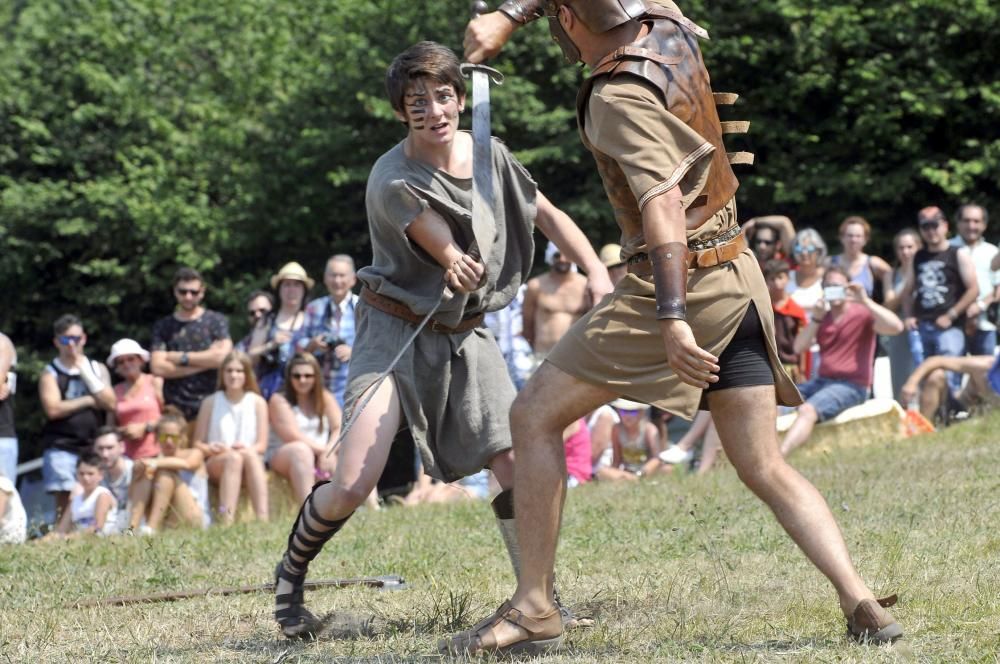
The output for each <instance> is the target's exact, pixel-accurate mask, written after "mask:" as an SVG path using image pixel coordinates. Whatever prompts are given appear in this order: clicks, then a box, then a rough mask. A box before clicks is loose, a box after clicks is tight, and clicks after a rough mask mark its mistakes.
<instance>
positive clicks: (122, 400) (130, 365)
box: [108, 339, 163, 459]
mask: <svg viewBox="0 0 1000 664" xmlns="http://www.w3.org/2000/svg"><path fill="white" fill-rule="evenodd" d="M147 362H149V351H147V350H146V349H144V348H143V347H142V346H140V345H139V343H138V342H137V341H135V340H133V339H119V340H118V341H116V342H115V343H114V345H113V346H111V354H110V355H108V367H110V368H111V369H112V370H114V372H115V373H117V374H118V375H119V376H121V377H122V379H123V380H122V381H121V382H120V383H118V384H117V385H115V397H116V398H117V400H118V401H117V403H116V405H115V412H114V415H113V417H114V424H116V425H117V426H118V432H119V435H121V437H122V439H123V440H124V441H125V455H126V456H127V457H128V458H130V459H143V458H147V457H154V456H157V455H158V454H159V453H160V445H159V444H158V443H157V442H156V434H155V429H156V423H157V421H159V419H160V415H162V414H163V379H162V378H160V377H159V376H154V375H152V374H149V373H146V372H145V371H143V368H144V367H145V366H146V363H147Z"/></svg>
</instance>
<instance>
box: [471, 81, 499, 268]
mask: <svg viewBox="0 0 1000 664" xmlns="http://www.w3.org/2000/svg"><path fill="white" fill-rule="evenodd" d="M490 121H491V118H490V76H489V74H488V73H487V72H485V71H483V70H481V69H474V70H473V71H472V232H473V235H474V236H475V238H476V244H477V245H478V246H477V249H478V254H479V256H480V257H481V258H482V260H483V262H484V263H487V262H488V260H489V255H488V254H489V251H490V249H491V248H492V246H493V239H494V237H495V234H496V225H495V224H494V220H493V209H494V208H493V203H494V195H493V146H492V144H491V141H492V134H491V131H490Z"/></svg>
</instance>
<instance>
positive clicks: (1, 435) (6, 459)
mask: <svg viewBox="0 0 1000 664" xmlns="http://www.w3.org/2000/svg"><path fill="white" fill-rule="evenodd" d="M16 369H17V349H15V348H14V344H13V343H12V342H11V340H10V337H8V336H7V335H6V334H4V333H3V332H0V475H3V476H4V477H6V478H7V479H8V480H10V481H11V482H16V481H17V454H18V446H17V431H16V430H15V429H14V394H15V393H16V392H17V371H16ZM0 514H2V512H0Z"/></svg>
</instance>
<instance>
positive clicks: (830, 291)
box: [823, 286, 847, 302]
mask: <svg viewBox="0 0 1000 664" xmlns="http://www.w3.org/2000/svg"><path fill="white" fill-rule="evenodd" d="M846 297H847V292H846V291H845V290H844V287H843V286H826V287H825V288H823V299H824V300H826V301H827V302H840V301H842V300H844V299H845V298H846Z"/></svg>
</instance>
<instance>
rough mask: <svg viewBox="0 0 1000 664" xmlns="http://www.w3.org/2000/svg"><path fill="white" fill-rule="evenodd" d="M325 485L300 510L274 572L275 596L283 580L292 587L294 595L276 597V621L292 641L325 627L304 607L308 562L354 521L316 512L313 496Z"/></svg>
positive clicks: (309, 635)
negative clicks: (328, 516) (346, 525)
mask: <svg viewBox="0 0 1000 664" xmlns="http://www.w3.org/2000/svg"><path fill="white" fill-rule="evenodd" d="M323 484H328V482H319V483H317V484H316V485H315V486H314V487H313V492H312V493H310V494H309V496H308V497H307V498H306V500H305V501H304V502H303V503H302V507H301V508H299V514H298V516H297V517H296V518H295V524H294V525H293V526H292V532H291V534H289V536H288V548H287V549H286V550H285V554H284V555H283V556H282V557H281V562H279V563H278V566H277V568H275V570H274V589H275V593H277V590H278V582H279V581H281V580H284V581H287V582H288V583H290V584H292V591H291V592H289V593H282V594H280V595H279V594H276V595H275V597H274V604H275V608H274V618H275V620H277V621H278V625H279V626H280V627H281V633H282V634H284V635H285V637H286V638H289V639H305V638H315V637H316V635H317V634H318V633H319V631H320V629H321V628H322V627H323V622H322V621H321V620H320V619H319V618H317V617H316V616H315V615H313V614H312V612H311V611H309V609H307V608H306V607H305V598H304V596H303V587H302V586H303V583H304V582H305V579H306V571H307V570H308V568H309V563H310V562H312V560H313V559H314V558H315V557H316V556H317V555H318V554H319V552H320V551H321V550H322V549H323V545H324V544H326V543H327V542H328V541H329V540H330V538H331V537H333V536H334V535H336V534H337V532H338V531H339V530H340V529H341V528H342V527H343V525H344V524H345V523H346V522H347V520H348V519H349V518H351V515H347V516H346V517H344V518H343V519H339V520H337V521H330V520H329V519H324V518H323V517H321V516H320V515H319V514H318V513H317V512H316V507H315V506H314V505H313V502H314V501H313V496H315V495H316V489H318V488H319V487H320V486H322V485H323ZM307 510H308V515H307ZM310 522H312V524H310ZM303 531H304V532H303ZM307 536H308V537H307ZM310 538H311V539H310ZM278 607H282V608H278Z"/></svg>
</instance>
